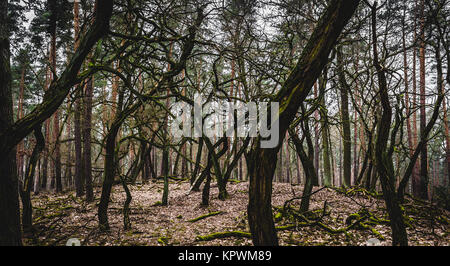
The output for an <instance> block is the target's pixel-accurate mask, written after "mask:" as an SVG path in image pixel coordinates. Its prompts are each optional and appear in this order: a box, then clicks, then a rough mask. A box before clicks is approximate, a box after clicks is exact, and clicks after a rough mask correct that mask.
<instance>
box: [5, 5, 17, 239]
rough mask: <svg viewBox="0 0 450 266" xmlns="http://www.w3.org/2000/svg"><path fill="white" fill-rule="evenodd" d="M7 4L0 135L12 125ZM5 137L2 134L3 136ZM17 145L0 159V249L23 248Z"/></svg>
mask: <svg viewBox="0 0 450 266" xmlns="http://www.w3.org/2000/svg"><path fill="white" fill-rule="evenodd" d="M8 24H9V23H8V1H1V2H0V117H1V118H2V123H0V133H4V132H5V131H6V130H7V129H8V127H10V126H11V125H12V124H13V104H12V93H11V81H12V77H11V66H10V48H9V34H10V32H9V28H8ZM0 135H3V134H0ZM16 144H17V143H15V144H14V145H13V146H12V148H11V149H9V150H2V149H0V151H2V156H1V157H0V217H1V218H0V246H20V245H22V233H21V231H20V210H19V195H18V183H17V166H16V151H15V148H14V147H15V145H16Z"/></svg>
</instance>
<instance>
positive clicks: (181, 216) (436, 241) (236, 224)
mask: <svg viewBox="0 0 450 266" xmlns="http://www.w3.org/2000/svg"><path fill="white" fill-rule="evenodd" d="M129 187H130V190H131V193H132V196H133V200H132V202H131V205H130V208H131V210H130V219H131V224H132V225H131V226H132V228H131V229H130V230H123V215H122V207H123V203H124V201H125V193H124V191H123V188H122V186H121V185H116V186H114V187H113V192H112V194H111V202H110V205H109V206H110V207H109V212H108V216H109V223H110V227H111V230H110V231H109V232H107V233H105V232H101V231H99V229H98V221H97V204H98V202H99V198H100V188H99V187H98V188H96V189H95V196H96V199H95V201H94V203H90V204H87V203H85V201H84V199H79V198H76V197H75V192H73V191H70V192H66V193H63V194H59V195H55V194H53V193H41V194H39V195H37V196H34V197H33V200H32V201H33V223H34V225H35V233H34V237H29V236H28V237H26V238H25V239H24V242H25V244H26V245H66V242H67V240H68V239H70V238H78V239H79V240H80V241H81V244H82V245H89V246H96V245H116V246H118V245H149V246H155V245H229V246H233V245H251V239H250V238H249V237H248V236H249V234H248V233H246V232H249V229H248V223H247V216H246V210H247V203H248V183H247V182H239V183H238V182H231V183H229V184H228V186H227V190H228V192H229V198H228V199H227V200H225V201H221V200H219V199H217V194H218V190H217V187H216V186H212V188H211V200H210V206H209V207H202V206H200V203H201V194H202V193H201V192H191V193H189V189H190V187H189V183H188V182H181V181H180V182H171V184H170V192H169V206H160V202H159V201H160V200H161V197H162V188H163V183H162V182H156V183H152V182H150V183H149V184H144V185H130V186H129ZM301 190H302V186H299V185H296V186H293V185H290V184H281V183H274V187H273V200H272V204H273V210H274V217H275V221H276V226H277V229H278V236H279V241H280V245H301V246H317V245H326V246H348V245H350V246H361V245H367V240H368V239H379V245H391V230H390V227H389V225H388V222H389V221H388V220H387V219H388V218H387V214H386V211H385V205H384V202H383V200H382V199H381V197H380V196H379V195H374V194H373V193H372V194H371V193H368V192H367V191H365V190H363V189H351V190H347V191H346V192H344V191H342V190H339V189H331V188H323V189H321V190H320V191H318V192H317V193H315V194H313V195H312V196H311V204H310V210H311V211H310V212H309V213H307V214H299V213H298V212H297V211H296V210H298V206H299V200H292V201H289V200H290V199H293V198H295V197H299V196H301V195H302V192H301ZM317 190H318V188H314V191H317ZM286 201H288V204H286V206H285V208H284V209H283V206H284V205H285V203H286ZM324 207H325V209H324ZM404 208H405V213H406V215H405V222H406V223H407V225H408V228H407V231H408V238H409V244H410V245H412V246H435V245H439V246H443V245H444V246H448V245H450V235H449V233H450V225H449V221H450V213H449V212H448V211H445V210H443V209H440V208H437V207H436V206H432V205H431V204H430V203H427V202H422V201H418V200H412V199H411V198H410V197H408V200H407V202H406V203H405V204H404ZM283 210H284V211H283ZM216 212H217V213H216ZM211 213H212V214H215V215H213V216H209V217H206V218H203V219H199V220H197V221H190V220H192V219H195V218H198V217H200V216H202V215H205V214H211ZM230 231H237V233H236V234H238V235H237V236H233V237H225V238H218V239H212V240H206V241H205V240H203V241H202V240H201V239H202V236H209V237H212V238H214V237H217V236H220V235H217V234H213V233H218V232H230Z"/></svg>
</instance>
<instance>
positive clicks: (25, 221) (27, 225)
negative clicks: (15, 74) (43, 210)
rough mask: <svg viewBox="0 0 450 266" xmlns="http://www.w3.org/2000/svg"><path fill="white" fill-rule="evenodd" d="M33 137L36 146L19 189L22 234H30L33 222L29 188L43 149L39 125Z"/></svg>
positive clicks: (43, 144) (42, 136)
mask: <svg viewBox="0 0 450 266" xmlns="http://www.w3.org/2000/svg"><path fill="white" fill-rule="evenodd" d="M34 136H35V138H36V145H35V146H34V149H33V153H32V154H31V157H30V160H29V162H28V166H27V169H26V172H25V178H24V181H23V187H22V188H21V189H20V197H21V199H22V206H23V207H22V208H23V210H22V229H23V232H24V233H31V232H32V230H31V229H32V222H33V217H32V214H33V207H32V205H31V197H30V193H31V187H32V185H33V178H34V174H35V170H36V164H37V162H38V159H39V154H40V153H41V151H42V150H43V149H44V147H45V140H44V135H42V131H41V125H38V126H36V128H35V129H34Z"/></svg>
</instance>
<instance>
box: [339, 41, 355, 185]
mask: <svg viewBox="0 0 450 266" xmlns="http://www.w3.org/2000/svg"><path fill="white" fill-rule="evenodd" d="M336 55H337V61H338V63H337V64H338V75H339V84H340V88H339V89H340V92H341V120H342V146H343V149H344V158H343V162H342V163H343V170H344V173H343V174H344V176H343V179H342V181H343V183H342V185H343V186H344V187H350V186H351V177H352V161H351V160H352V154H351V149H352V140H351V132H350V115H349V103H348V93H349V91H350V87H349V85H348V84H347V81H346V78H345V73H344V66H343V64H344V62H343V58H342V57H343V55H342V48H341V47H339V48H338V49H337V54H336Z"/></svg>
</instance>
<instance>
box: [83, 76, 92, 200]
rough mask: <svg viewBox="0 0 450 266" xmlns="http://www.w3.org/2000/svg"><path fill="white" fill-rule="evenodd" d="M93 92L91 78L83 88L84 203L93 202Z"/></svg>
mask: <svg viewBox="0 0 450 266" xmlns="http://www.w3.org/2000/svg"><path fill="white" fill-rule="evenodd" d="M93 91H94V77H91V78H90V79H89V80H88V81H87V83H86V86H85V93H84V95H85V97H84V119H83V159H84V164H83V176H84V180H85V182H86V202H92V201H93V200H94V191H93V188H92V162H91V127H92V95H93Z"/></svg>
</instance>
